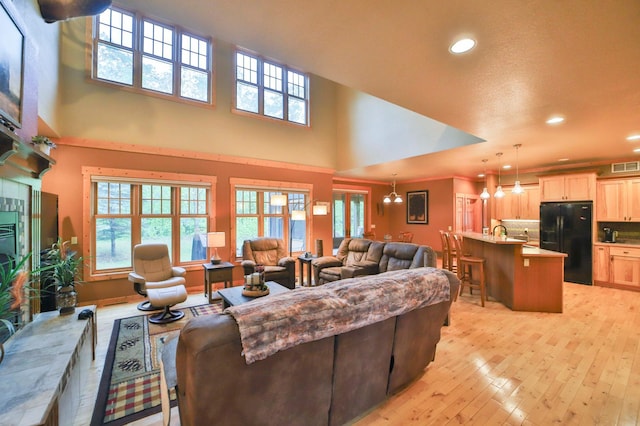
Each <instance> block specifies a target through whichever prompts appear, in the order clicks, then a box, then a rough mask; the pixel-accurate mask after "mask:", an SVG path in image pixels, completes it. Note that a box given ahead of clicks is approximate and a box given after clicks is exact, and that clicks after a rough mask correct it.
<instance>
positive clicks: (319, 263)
mask: <svg viewBox="0 0 640 426" xmlns="http://www.w3.org/2000/svg"><path fill="white" fill-rule="evenodd" d="M311 265H313V267H314V268H318V269H322V268H329V267H331V266H342V261H340V260H338V258H337V257H333V256H322V257H319V258H317V259H313V260H312V261H311Z"/></svg>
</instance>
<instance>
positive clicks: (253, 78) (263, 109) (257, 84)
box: [235, 51, 309, 125]
mask: <svg viewBox="0 0 640 426" xmlns="http://www.w3.org/2000/svg"><path fill="white" fill-rule="evenodd" d="M235 107H236V110H239V111H246V112H250V113H254V114H258V115H263V116H265V117H269V118H273V119H277V120H283V121H288V122H291V123H296V124H302V125H308V124H309V78H308V77H307V75H306V74H303V73H301V72H298V71H295V70H292V69H290V68H288V67H287V66H285V65H281V64H278V63H275V62H273V61H269V60H266V59H263V58H261V57H260V56H257V55H253V54H250V53H247V52H241V51H237V52H236V96H235Z"/></svg>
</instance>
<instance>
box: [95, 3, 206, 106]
mask: <svg viewBox="0 0 640 426" xmlns="http://www.w3.org/2000/svg"><path fill="white" fill-rule="evenodd" d="M110 9H114V10H116V11H118V12H124V13H127V14H131V15H133V17H134V18H133V19H134V35H133V48H132V51H133V82H132V84H131V85H128V84H123V83H119V82H117V81H111V80H105V79H102V78H99V77H98V76H97V66H98V64H97V61H98V55H97V47H98V43H99V39H98V37H96V35H97V31H98V26H97V25H96V24H97V20H98V19H99V16H100V15H95V16H93V17H89V18H88V20H89V21H88V22H89V23H88V24H87V26H86V32H85V38H86V41H87V48H86V49H85V53H86V57H85V68H86V80H87V81H88V82H90V83H93V84H97V85H100V86H105V87H110V88H113V87H114V86H115V87H117V88H118V89H119V90H124V91H126V92H131V93H136V94H141V95H145V96H150V97H154V98H158V99H164V100H171V101H173V102H178V103H184V104H187V105H192V106H197V107H201V108H208V109H211V108H215V106H216V85H215V77H216V60H215V56H214V52H216V51H217V48H216V42H215V40H214V39H213V38H212V37H211V36H205V35H203V34H201V33H198V32H196V31H192V30H190V29H188V28H185V27H183V26H180V25H178V24H176V23H172V22H169V21H166V20H163V19H159V18H157V17H155V16H148V15H144V14H141V13H139V12H135V11H131V10H128V9H126V8H123V7H121V6H119V5H116V4H112V5H111V6H110ZM144 20H147V21H149V22H152V23H155V24H158V25H161V26H168V27H170V28H172V29H173V31H174V36H175V39H176V41H175V43H174V46H173V55H174V58H173V60H172V61H171V63H172V64H173V86H174V92H175V93H172V94H166V93H163V92H159V91H155V90H151V89H145V88H143V87H142V57H143V56H144V52H143V51H142V40H141V38H140V37H143V32H142V31H143V28H142V26H143V21H144ZM183 34H187V35H189V36H191V37H195V38H199V39H202V40H205V41H206V42H207V45H208V49H207V55H208V57H209V63H208V69H207V79H208V87H209V90H208V92H209V100H208V101H206V102H205V101H200V100H197V99H191V98H185V97H182V96H181V95H180V88H181V85H180V72H181V66H182V62H181V60H180V54H181V46H182V35H183Z"/></svg>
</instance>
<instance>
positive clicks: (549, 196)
mask: <svg viewBox="0 0 640 426" xmlns="http://www.w3.org/2000/svg"><path fill="white" fill-rule="evenodd" d="M595 197H596V175H595V173H577V174H569V175H558V176H544V177H541V178H540V200H541V201H588V200H594V199H595Z"/></svg>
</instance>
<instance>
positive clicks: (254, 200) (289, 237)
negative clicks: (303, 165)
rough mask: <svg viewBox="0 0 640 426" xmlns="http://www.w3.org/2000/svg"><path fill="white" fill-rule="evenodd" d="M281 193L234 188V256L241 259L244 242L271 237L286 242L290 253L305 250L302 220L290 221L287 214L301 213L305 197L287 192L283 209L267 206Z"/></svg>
mask: <svg viewBox="0 0 640 426" xmlns="http://www.w3.org/2000/svg"><path fill="white" fill-rule="evenodd" d="M276 194H283V192H282V191H274V190H271V189H256V188H242V187H237V188H236V191H235V196H236V208H235V219H236V232H235V238H236V244H235V247H236V256H237V257H242V244H243V242H244V240H249V239H253V238H256V237H273V238H279V239H282V240H284V241H286V242H287V244H288V247H289V249H290V251H291V252H304V251H306V247H307V226H306V220H292V218H291V212H292V211H294V210H304V209H305V206H306V205H307V202H306V200H307V197H308V195H307V194H306V193H304V192H295V191H289V192H285V193H284V194H285V195H286V196H287V206H274V205H271V197H272V196H273V195H276Z"/></svg>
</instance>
